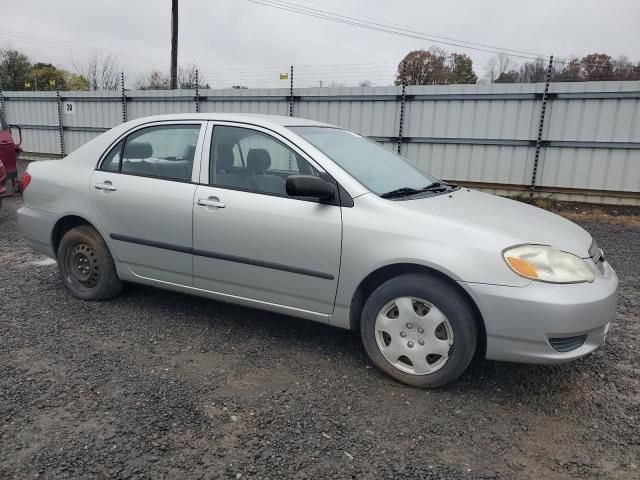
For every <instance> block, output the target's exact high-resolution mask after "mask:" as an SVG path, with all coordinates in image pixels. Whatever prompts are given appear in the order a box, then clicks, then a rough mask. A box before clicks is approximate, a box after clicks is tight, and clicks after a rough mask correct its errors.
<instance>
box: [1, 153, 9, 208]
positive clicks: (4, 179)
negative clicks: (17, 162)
mask: <svg viewBox="0 0 640 480" xmlns="http://www.w3.org/2000/svg"><path fill="white" fill-rule="evenodd" d="M6 194H7V173H6V172H5V171H4V165H3V164H2V160H0V209H1V208H2V197H4V196H5V195H6Z"/></svg>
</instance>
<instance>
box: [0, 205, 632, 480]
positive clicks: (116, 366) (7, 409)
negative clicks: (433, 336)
mask: <svg viewBox="0 0 640 480" xmlns="http://www.w3.org/2000/svg"><path fill="white" fill-rule="evenodd" d="M19 202H20V200H19V199H17V198H11V199H5V203H4V205H3V207H2V213H1V217H0V286H1V287H2V288H1V294H0V306H1V308H0V339H1V342H0V477H1V478H180V479H182V478H232V479H233V478H264V479H266V478H271V479H281V478H290V477H295V478H411V479H416V478H447V479H455V478H464V479H471V478H518V479H534V478H546V479H549V478H607V479H608V478H613V479H630V478H640V466H639V464H640V433H639V429H638V425H639V423H640V362H639V360H640V350H639V349H640V347H639V340H640V327H639V324H638V319H639V316H640V313H639V312H640V269H639V267H638V263H637V262H640V241H639V239H640V226H638V224H635V225H633V224H632V225H625V224H621V223H619V222H611V223H605V222H595V221H593V222H591V223H589V224H587V225H585V226H586V227H587V228H588V229H589V230H590V231H591V232H592V233H593V234H594V236H595V238H596V239H597V240H598V242H599V243H600V245H601V246H602V247H603V248H604V250H605V252H606V253H607V255H608V258H609V259H610V261H611V263H612V264H613V265H614V267H615V268H616V269H617V271H618V274H619V276H620V281H621V288H620V306H619V312H618V316H617V318H616V321H615V322H614V324H613V327H612V329H611V332H610V334H609V337H608V341H607V344H606V345H605V346H604V347H603V348H602V349H600V350H599V351H597V352H596V353H594V354H592V355H590V356H588V357H587V358H584V359H582V360H579V361H577V362H574V363H571V364H566V365H559V366H547V367H543V366H530V365H517V364H507V363H498V362H490V361H484V362H478V363H476V364H474V365H473V366H472V368H471V369H470V371H469V372H467V373H466V374H465V375H464V376H463V377H462V378H461V379H460V380H459V381H457V382H456V383H455V384H453V385H451V386H449V387H447V388H445V389H442V390H438V391H421V390H417V389H412V388H410V387H405V386H403V385H400V384H398V383H395V382H394V381H392V380H390V379H389V378H387V377H385V376H384V375H382V374H381V373H379V372H378V371H377V370H376V369H374V368H372V367H371V364H370V362H369V361H368V359H367V357H366V354H365V352H364V349H363V347H362V345H361V343H360V341H359V338H358V336H357V335H356V334H353V333H350V332H346V331H341V330H337V329H334V328H331V327H327V326H323V325H320V324H314V323H311V322H306V321H302V320H296V319H292V318H288V317H284V316H280V315H274V314H269V313H264V312H259V311H255V310H251V309H246V308H240V307H235V306H229V305H225V304H222V303H216V302H213V301H208V300H204V299H199V298H196V297H190V296H186V295H181V294H177V293H171V292H165V291H161V290H156V289H152V288H147V287H142V286H135V285H128V286H127V287H126V288H125V291H124V292H123V294H122V295H121V296H120V297H119V298H117V299H116V300H113V301H108V302H102V303H88V302H82V301H80V300H76V299H74V298H72V297H71V296H70V295H69V294H68V293H67V292H66V291H65V290H64V288H63V287H62V284H61V282H60V280H59V279H58V270H57V267H56V266H55V265H54V264H51V263H49V264H47V262H42V260H44V259H43V257H41V256H40V255H38V254H36V253H34V252H33V251H31V250H29V249H28V248H27V247H26V246H25V245H24V244H23V242H22V240H21V238H20V235H19V234H18V232H17V229H16V222H15V210H16V209H17V207H18V206H19Z"/></svg>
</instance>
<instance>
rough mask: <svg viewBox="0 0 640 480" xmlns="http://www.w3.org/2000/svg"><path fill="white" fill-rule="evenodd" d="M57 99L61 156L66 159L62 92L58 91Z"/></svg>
mask: <svg viewBox="0 0 640 480" xmlns="http://www.w3.org/2000/svg"><path fill="white" fill-rule="evenodd" d="M56 97H57V99H58V133H59V134H60V155H62V156H63V157H64V156H65V153H64V127H63V125H62V98H60V90H56Z"/></svg>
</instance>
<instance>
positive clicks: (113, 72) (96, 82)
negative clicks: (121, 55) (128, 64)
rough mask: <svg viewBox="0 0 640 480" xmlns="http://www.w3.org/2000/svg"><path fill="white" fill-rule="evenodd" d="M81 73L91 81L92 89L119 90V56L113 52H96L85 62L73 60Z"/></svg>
mask: <svg viewBox="0 0 640 480" xmlns="http://www.w3.org/2000/svg"><path fill="white" fill-rule="evenodd" d="M73 66H74V68H75V69H76V72H77V73H78V74H79V75H82V76H83V77H84V78H86V79H87V80H88V81H89V88H90V89H91V90H118V88H119V87H120V73H119V70H120V68H119V66H118V63H117V58H116V56H115V55H113V54H112V53H99V52H96V53H94V54H93V55H92V56H91V57H89V59H88V61H87V62H86V63H84V64H78V63H76V62H73Z"/></svg>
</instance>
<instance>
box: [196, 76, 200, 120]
mask: <svg viewBox="0 0 640 480" xmlns="http://www.w3.org/2000/svg"><path fill="white" fill-rule="evenodd" d="M198 88H199V81H198V69H196V98H195V100H196V113H200V92H199V91H198Z"/></svg>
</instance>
